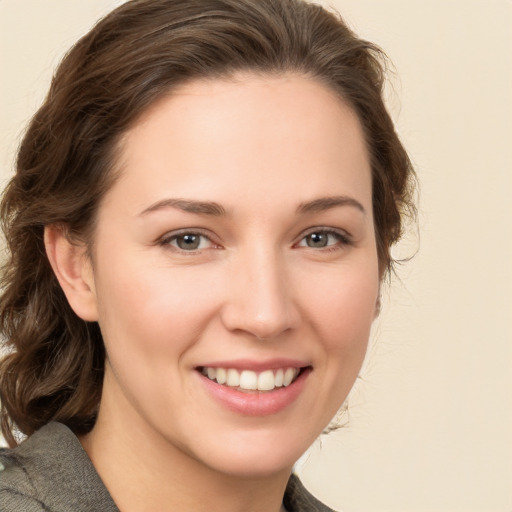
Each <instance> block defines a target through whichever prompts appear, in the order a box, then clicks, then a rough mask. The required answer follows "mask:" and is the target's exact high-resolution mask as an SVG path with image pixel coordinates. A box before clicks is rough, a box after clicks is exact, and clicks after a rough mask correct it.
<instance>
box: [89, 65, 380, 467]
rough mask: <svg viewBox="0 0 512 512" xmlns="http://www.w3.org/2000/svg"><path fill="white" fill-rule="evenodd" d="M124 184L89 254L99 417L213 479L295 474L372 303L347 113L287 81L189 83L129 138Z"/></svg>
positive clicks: (345, 384) (356, 351)
mask: <svg viewBox="0 0 512 512" xmlns="http://www.w3.org/2000/svg"><path fill="white" fill-rule="evenodd" d="M120 171H121V172H120V178H119V180H118V181H117V182H116V183H115V184H114V186H113V187H112V188H111V190H110V191H109V192H108V193H107V195H106V196H105V198H104V200H103V202H102V204H101V205H100V209H99V213H98V223H97V231H96V234H95V243H94V249H93V255H94V256H93V278H92V279H93V281H92V283H93V285H92V290H93V294H94V301H95V307H96V310H97V318H98V321H99V324H100V327H101V330H102V333H103V336H104V340H105V345H106V350H107V353H108V361H107V364H106V375H105V385H104V391H103V393H104V394H103V399H102V404H101V410H100V418H101V417H103V418H109V421H111V422H113V423H115V424H116V425H118V426H119V425H124V428H126V429H130V430H131V431H132V432H134V433H135V434H136V435H137V436H139V439H141V438H144V439H145V440H151V439H153V440H155V441H156V440H157V441H158V445H159V446H164V447H165V448H164V449H167V448H168V449H169V453H171V452H173V450H178V451H179V452H180V453H181V454H185V456H187V457H189V458H190V459H194V460H195V461H196V462H198V463H200V464H201V465H203V467H204V466H207V467H209V468H211V469H214V470H216V471H220V472H223V473H229V474H237V475H264V474H269V473H272V472H275V471H279V470H284V469H287V470H289V469H290V468H291V466H292V464H293V463H294V462H295V460H296V459H297V458H298V457H299V456H300V455H301V454H302V453H303V452H304V451H305V450H306V449H307V447H308V446H309V445H310V444H311V443H312V442H313V441H314V439H315V438H316V437H317V436H318V435H319V434H320V432H321V431H322V429H323V428H324V427H325V426H326V425H327V423H328V422H329V421H330V420H331V418H332V417H333V416H334V415H335V413H336V411H337V410H338V409H339V407H340V406H341V404H342V402H343V401H344V400H345V398H346V396H347V394H348V392H349V390H350V388H351V386H352V384H353V382H354V380H355V378H356V376H357V374H358V371H359V369H360V367H361V364H362V361H363V357H364V354H365V349H366V345H367V340H368V336H369V331H370V326H371V324H372V321H373V319H374V316H375V311H376V303H377V301H378V291H379V269H378V261H377V251H376V243H375V235H374V223H373V217H372V200H371V197H372V194H371V176H370V166H369V162H368V155H367V151H366V148H365V144H364V141H363V134H362V130H361V127H360V124H359V122H358V119H357V117H356V115H355V114H354V113H353V112H352V111H351V110H350V109H349V108H348V107H347V106H346V105H345V104H343V103H342V102H341V101H340V100H339V99H337V97H335V95H334V94H333V93H331V92H330V91H329V90H328V89H327V88H326V87H325V86H324V85H321V84H319V83H317V82H315V81H313V80H311V79H307V78H304V77H300V76H296V75H286V76H280V77H261V76H259V77H258V76H253V75H240V76H237V77H236V78H235V79H232V80H225V81H224V80H212V81H196V82H192V83H189V84H186V85H184V86H182V87H181V88H179V89H178V90H176V91H174V92H173V93H172V94H171V95H170V96H168V97H166V98H164V99H163V100H161V101H159V102H158V103H157V104H155V105H154V106H153V107H152V108H151V109H150V110H149V111H148V112H147V113H146V114H145V115H144V116H143V118H142V119H141V120H140V121H139V122H138V123H137V124H136V125H135V126H134V127H133V128H132V129H131V130H130V131H129V132H128V133H127V134H126V135H125V137H124V139H123V141H122V145H121V158H120ZM290 381H291V382H290ZM255 387H256V388H257V389H254V388H255ZM121 428H123V427H121ZM135 434H134V435H135Z"/></svg>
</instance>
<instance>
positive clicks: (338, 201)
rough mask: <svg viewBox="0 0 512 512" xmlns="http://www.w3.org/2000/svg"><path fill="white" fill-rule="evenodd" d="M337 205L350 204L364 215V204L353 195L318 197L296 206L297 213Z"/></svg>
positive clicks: (322, 209) (316, 210)
mask: <svg viewBox="0 0 512 512" xmlns="http://www.w3.org/2000/svg"><path fill="white" fill-rule="evenodd" d="M338 206H352V207H354V208H357V209H358V210H359V211H361V212H362V213H363V214H365V215H366V210H365V209H364V206H363V205H362V204H361V203H360V202H359V201H357V200H356V199H354V198H353V197H347V196H333V197H320V198H319V199H314V200H313V201H308V202H306V203H301V204H300V205H299V207H298V208H297V213H299V214H305V213H318V212H322V211H325V210H330V209H331V208H336V207H338Z"/></svg>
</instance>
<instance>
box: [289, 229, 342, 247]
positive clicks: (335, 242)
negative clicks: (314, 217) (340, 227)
mask: <svg viewBox="0 0 512 512" xmlns="http://www.w3.org/2000/svg"><path fill="white" fill-rule="evenodd" d="M349 243H350V240H349V238H348V236H346V235H343V234H341V233H338V232H337V231H333V230H327V229H317V230H315V231H312V232H310V233H308V234H307V235H306V236H305V237H303V238H302V239H301V240H300V242H299V243H298V244H297V245H298V247H309V248H312V249H324V248H328V247H333V248H334V247H335V246H340V245H347V244H349Z"/></svg>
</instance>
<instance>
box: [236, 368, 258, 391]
mask: <svg viewBox="0 0 512 512" xmlns="http://www.w3.org/2000/svg"><path fill="white" fill-rule="evenodd" d="M240 387H241V388H242V389H249V390H252V389H258V376H257V375H256V372H251V371H249V370H244V371H243V372H242V373H241V374H240Z"/></svg>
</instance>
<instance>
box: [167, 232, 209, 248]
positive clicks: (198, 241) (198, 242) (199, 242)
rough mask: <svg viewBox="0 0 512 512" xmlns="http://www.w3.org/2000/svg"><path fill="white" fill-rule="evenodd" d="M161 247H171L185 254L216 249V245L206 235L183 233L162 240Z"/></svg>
mask: <svg viewBox="0 0 512 512" xmlns="http://www.w3.org/2000/svg"><path fill="white" fill-rule="evenodd" d="M160 243H161V245H170V246H171V247H173V248H175V249H178V250H180V251H185V252H193V251H200V250H203V249H209V248H211V247H214V243H213V242H212V241H211V240H210V238H208V237H207V236H206V235H203V234H201V233H194V232H183V233H178V234H174V235H171V236H167V237H165V238H163V239H162V240H161V242H160Z"/></svg>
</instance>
